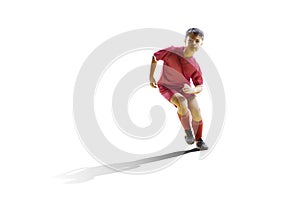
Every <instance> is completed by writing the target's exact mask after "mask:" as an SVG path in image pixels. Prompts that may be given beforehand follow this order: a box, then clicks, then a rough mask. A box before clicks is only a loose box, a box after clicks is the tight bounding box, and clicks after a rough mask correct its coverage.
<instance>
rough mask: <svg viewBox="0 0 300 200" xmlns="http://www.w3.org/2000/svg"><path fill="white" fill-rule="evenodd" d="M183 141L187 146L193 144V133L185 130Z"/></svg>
mask: <svg viewBox="0 0 300 200" xmlns="http://www.w3.org/2000/svg"><path fill="white" fill-rule="evenodd" d="M185 134H186V135H185V137H184V138H185V141H186V143H188V144H194V142H195V139H194V135H193V132H192V131H191V130H185Z"/></svg>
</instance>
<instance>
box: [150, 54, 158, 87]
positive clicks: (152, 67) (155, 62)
mask: <svg viewBox="0 0 300 200" xmlns="http://www.w3.org/2000/svg"><path fill="white" fill-rule="evenodd" d="M156 64H157V61H156V59H155V57H154V56H153V57H152V62H151V68H150V76H149V81H150V86H151V87H153V88H157V83H156V81H155V79H154V71H155V69H156Z"/></svg>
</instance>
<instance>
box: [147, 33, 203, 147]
mask: <svg viewBox="0 0 300 200" xmlns="http://www.w3.org/2000/svg"><path fill="white" fill-rule="evenodd" d="M203 38H204V33H203V32H202V31H201V30H200V29H198V28H190V29H188V30H187V31H186V35H185V46H183V47H174V46H171V47H168V48H166V49H162V50H160V51H157V52H155V53H154V55H153V57H152V63H151V69H150V77H149V79H150V85H151V86H152V87H153V88H157V87H158V88H159V91H160V93H161V94H162V95H163V96H164V97H165V98H166V99H167V100H168V101H169V102H170V103H172V104H173V105H174V106H175V107H177V114H178V117H179V120H180V122H181V124H182V126H183V128H184V130H185V133H186V136H185V140H186V142H187V143H188V144H190V145H191V144H193V143H194V142H195V140H196V146H197V147H198V148H199V149H200V150H207V149H208V146H207V145H206V144H205V143H204V142H203V140H202V129H203V122H202V118H201V114H200V109H199V106H198V102H197V100H196V95H195V94H198V93H200V92H201V91H202V89H203V86H202V84H203V79H202V73H201V70H200V67H199V65H198V63H197V61H196V60H195V58H194V57H193V55H194V53H195V52H196V51H198V49H199V48H200V47H201V46H202V43H203ZM158 60H162V61H163V62H164V65H163V69H162V74H161V77H160V79H159V81H158V82H157V83H156V81H155V79H154V76H153V74H154V71H155V68H156V64H157V61H158ZM190 79H191V80H192V81H193V84H194V86H195V87H191V83H190ZM189 111H190V113H191V115H192V127H191V124H190V114H189ZM191 129H193V132H194V135H195V138H194V135H193V132H192V130H191Z"/></svg>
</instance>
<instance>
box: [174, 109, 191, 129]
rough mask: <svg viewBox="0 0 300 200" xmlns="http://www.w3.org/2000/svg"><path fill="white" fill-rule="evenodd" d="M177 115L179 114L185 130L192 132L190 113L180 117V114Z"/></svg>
mask: <svg viewBox="0 0 300 200" xmlns="http://www.w3.org/2000/svg"><path fill="white" fill-rule="evenodd" d="M177 114H178V117H179V120H180V122H181V124H182V126H183V128H184V130H191V125H190V114H189V112H187V113H186V114H185V115H180V114H179V113H177Z"/></svg>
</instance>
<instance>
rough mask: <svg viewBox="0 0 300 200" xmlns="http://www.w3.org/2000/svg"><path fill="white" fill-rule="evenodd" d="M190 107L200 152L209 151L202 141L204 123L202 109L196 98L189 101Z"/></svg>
mask: <svg viewBox="0 0 300 200" xmlns="http://www.w3.org/2000/svg"><path fill="white" fill-rule="evenodd" d="M188 107H189V109H190V111H191V114H192V118H193V120H192V127H193V131H194V134H195V140H196V141H197V146H198V147H199V148H200V150H207V149H208V147H207V146H206V144H205V143H204V142H203V140H202V130H203V122H202V117H201V113H200V108H199V105H198V102H197V99H196V97H195V96H194V97H191V98H190V99H188Z"/></svg>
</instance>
